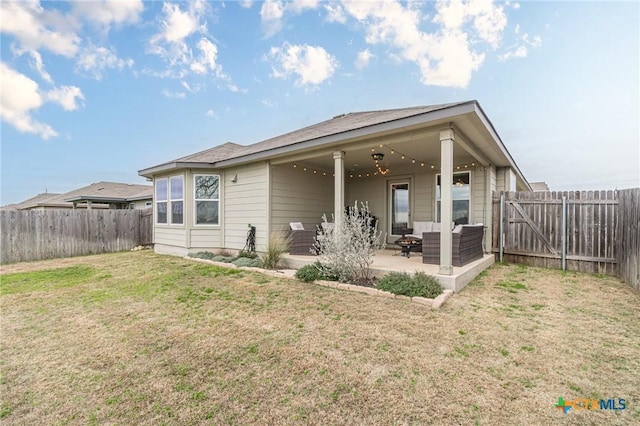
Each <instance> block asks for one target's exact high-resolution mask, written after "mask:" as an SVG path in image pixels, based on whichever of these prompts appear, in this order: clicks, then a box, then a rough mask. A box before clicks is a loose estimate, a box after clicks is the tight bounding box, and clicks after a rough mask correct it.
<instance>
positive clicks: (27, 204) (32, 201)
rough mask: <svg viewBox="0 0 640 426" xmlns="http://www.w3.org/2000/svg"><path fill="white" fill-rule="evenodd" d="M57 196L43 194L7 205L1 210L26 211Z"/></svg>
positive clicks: (49, 193)
mask: <svg viewBox="0 0 640 426" xmlns="http://www.w3.org/2000/svg"><path fill="white" fill-rule="evenodd" d="M58 195H60V194H56V193H52V192H43V193H41V194H38V195H36V196H35V197H31V198H29V199H28V200H24V201H23V202H21V203H16V204H9V205H6V206H3V207H2V209H3V210H23V209H28V208H31V207H35V206H37V205H38V203H42V202H44V201H46V200H47V199H49V198H53V197H56V196H58Z"/></svg>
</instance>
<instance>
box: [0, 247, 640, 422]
mask: <svg viewBox="0 0 640 426" xmlns="http://www.w3.org/2000/svg"><path fill="white" fill-rule="evenodd" d="M69 268H76V269H75V271H76V272H78V271H79V272H78V273H77V274H76V275H77V276H75V275H74V274H73V273H72V272H73V270H70V269H69ZM83 271H84V272H83ZM2 273H3V274H5V275H2V276H1V277H0V280H2V283H1V286H0V288H1V291H2V296H1V299H0V300H1V303H2V316H1V319H0V320H1V323H0V325H1V327H2V328H1V329H2V345H1V348H0V355H1V357H0V370H1V372H2V376H1V379H0V391H1V393H0V394H1V401H0V421H1V422H2V423H3V424H20V425H21V424H65V423H73V424H76V423H81V424H86V423H88V424H94V423H95V424H97V423H111V424H162V423H169V424H193V423H212V424H247V423H258V424H283V423H295V422H309V423H322V424H326V423H329V424H425V423H434V424H442V423H446V424H452V423H453V424H456V423H461V424H469V423H471V424H473V423H479V424H550V423H558V422H562V423H568V424H601V423H608V424H616V423H617V424H628V423H633V422H639V421H640V409H639V407H638V404H639V402H640V391H639V390H638V383H640V357H639V356H638V355H639V353H640V313H639V310H638V304H639V302H640V295H638V293H636V292H634V291H633V290H632V289H631V288H630V287H628V286H626V285H625V284H624V283H621V282H619V281H617V280H615V279H612V278H608V277H598V276H594V275H585V274H574V273H566V274H565V273H562V272H559V271H549V270H544V269H537V268H524V267H519V266H503V265H496V266H494V267H493V268H491V269H490V270H489V271H487V272H486V273H485V274H483V276H482V277H480V278H479V279H477V280H476V281H475V282H474V283H472V284H471V285H470V286H469V287H467V288H466V289H465V290H464V291H463V292H462V293H461V294H459V295H456V296H454V297H453V298H451V299H449V301H448V302H447V304H445V306H444V307H443V308H442V309H440V310H429V309H426V308H425V307H424V306H416V305H415V304H411V303H408V302H404V301H399V300H392V299H384V298H377V297H370V296H367V295H363V294H359V293H352V292H344V291H339V290H335V289H329V288H325V287H320V286H316V285H312V284H304V283H301V282H297V281H292V280H284V279H277V278H272V277H267V276H264V275H261V274H256V273H249V272H246V271H239V270H229V269H223V268H218V267H215V266H211V265H204V264H199V263H194V262H189V261H187V260H183V259H179V258H173V257H168V256H160V255H156V254H154V253H151V252H148V251H143V252H134V253H118V254H107V255H100V256H88V257H81V258H74V259H64V260H63V261H60V260H56V261H45V262H33V263H28V264H18V265H9V266H3V271H2ZM15 273H20V275H13V274H15ZM6 274H10V275H6ZM65 274H71V276H72V277H73V276H75V278H69V277H68V275H65ZM61 276H67V277H68V278H69V280H67V281H65V279H62V282H63V284H65V285H60V282H61V278H60V277H61ZM559 396H563V397H564V398H565V399H573V398H580V397H584V398H614V397H615V398H625V399H626V400H627V402H628V409H627V410H625V411H624V412H618V413H614V412H569V413H568V414H566V415H565V414H562V412H560V411H559V410H557V409H555V408H554V407H553V404H554V403H555V402H556V401H557V398H558V397H559Z"/></svg>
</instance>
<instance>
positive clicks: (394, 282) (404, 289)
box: [376, 272, 442, 299]
mask: <svg viewBox="0 0 640 426" xmlns="http://www.w3.org/2000/svg"><path fill="white" fill-rule="evenodd" d="M376 287H377V288H379V289H380V290H384V291H388V292H391V293H393V294H401V295H403V296H409V297H414V296H420V297H427V298H430V299H432V298H434V297H436V296H438V295H439V294H441V293H442V286H441V285H440V283H439V282H438V280H436V279H435V278H434V277H433V276H431V275H427V274H425V273H424V272H416V273H415V275H414V276H411V275H409V274H407V273H406V272H390V273H389V274H387V275H385V276H384V277H382V278H381V279H380V281H378V283H377V285H376Z"/></svg>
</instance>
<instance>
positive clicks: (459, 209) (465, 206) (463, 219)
mask: <svg viewBox="0 0 640 426" xmlns="http://www.w3.org/2000/svg"><path fill="white" fill-rule="evenodd" d="M469 176H470V173H469V172H461V173H454V174H453V187H452V198H453V221H454V222H455V223H456V225H464V224H467V223H469V200H470V199H471V185H469ZM436 217H437V220H438V222H441V220H440V175H438V177H437V183H436Z"/></svg>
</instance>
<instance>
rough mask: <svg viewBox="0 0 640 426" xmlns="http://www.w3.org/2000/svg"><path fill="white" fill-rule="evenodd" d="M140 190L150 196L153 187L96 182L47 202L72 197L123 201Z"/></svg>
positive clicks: (137, 194)
mask: <svg viewBox="0 0 640 426" xmlns="http://www.w3.org/2000/svg"><path fill="white" fill-rule="evenodd" d="M142 192H146V193H147V194H148V195H149V197H148V198H151V197H152V195H153V188H152V187H151V186H150V185H136V184H133V183H120V182H96V183H92V184H91V185H88V186H85V187H83V188H79V189H76V190H73V191H70V192H67V193H65V194H62V195H60V196H58V197H55V198H54V199H49V200H47V202H48V203H49V202H58V201H62V202H64V201H67V200H72V199H78V198H83V199H89V198H93V197H95V198H98V199H105V198H111V199H114V200H116V199H122V200H123V201H125V200H126V199H128V198H130V197H134V196H136V197H139V196H140V194H141V193H142Z"/></svg>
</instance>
